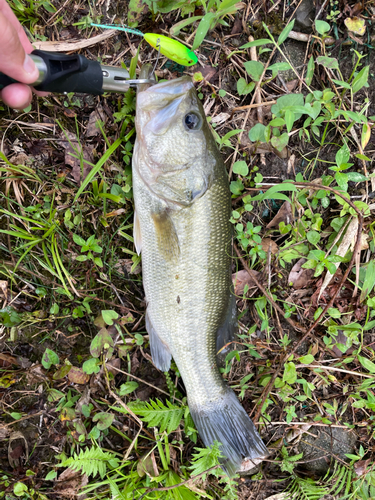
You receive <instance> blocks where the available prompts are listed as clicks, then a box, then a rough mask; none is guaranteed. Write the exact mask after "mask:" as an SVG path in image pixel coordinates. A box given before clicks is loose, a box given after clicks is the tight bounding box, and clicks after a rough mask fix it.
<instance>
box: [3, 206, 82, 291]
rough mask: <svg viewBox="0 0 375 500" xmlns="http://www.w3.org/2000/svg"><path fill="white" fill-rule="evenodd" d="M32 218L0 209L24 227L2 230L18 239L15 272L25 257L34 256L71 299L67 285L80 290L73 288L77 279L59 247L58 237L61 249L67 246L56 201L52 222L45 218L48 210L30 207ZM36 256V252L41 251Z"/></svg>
mask: <svg viewBox="0 0 375 500" xmlns="http://www.w3.org/2000/svg"><path fill="white" fill-rule="evenodd" d="M28 211H29V212H30V213H31V216H30V217H26V216H23V215H19V214H15V213H12V212H10V211H9V210H5V209H0V214H4V216H6V218H7V219H10V220H14V221H16V220H17V221H18V222H19V223H21V224H22V225H23V227H20V226H19V225H17V224H14V223H9V228H10V230H6V229H1V230H0V233H3V234H7V235H9V236H11V237H12V238H14V241H16V242H23V241H24V242H26V243H21V245H17V244H15V245H14V247H13V251H14V253H16V254H18V255H19V254H21V255H20V257H19V259H18V261H17V263H16V265H15V268H14V271H13V272H15V271H16V270H17V268H18V266H19V265H20V264H21V262H22V261H23V260H24V259H25V257H26V256H27V255H28V254H30V255H32V256H33V257H34V258H35V260H36V261H37V262H38V263H39V264H40V265H41V266H42V267H43V268H44V269H46V270H47V271H48V272H49V273H51V274H52V275H53V276H55V277H56V278H58V279H59V280H60V282H61V284H62V286H63V288H64V291H65V293H66V294H67V295H68V296H69V297H71V292H70V290H69V289H68V287H67V284H66V281H68V283H69V285H70V286H71V288H72V289H73V291H74V292H75V293H77V292H76V289H75V287H74V284H73V278H72V277H71V276H70V274H69V272H68V271H67V269H66V268H65V266H64V264H63V260H62V258H61V254H62V253H63V252H62V251H61V247H60V246H59V243H58V240H59V237H58V235H59V234H60V236H61V245H62V246H63V247H64V246H65V245H66V244H67V240H66V238H65V236H64V235H63V234H62V232H61V231H59V226H60V221H59V219H58V218H57V210H56V209H54V208H53V199H52V202H51V204H50V207H49V208H48V209H47V211H48V218H45V217H44V209H42V208H41V206H36V207H35V206H33V207H29V210H28ZM24 228H25V229H24ZM39 249H40V251H38V252H35V253H33V250H35V251H36V250H39Z"/></svg>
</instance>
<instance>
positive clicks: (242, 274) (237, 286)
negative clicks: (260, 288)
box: [232, 269, 260, 295]
mask: <svg viewBox="0 0 375 500" xmlns="http://www.w3.org/2000/svg"><path fill="white" fill-rule="evenodd" d="M250 271H251V275H249V273H248V272H247V271H245V270H244V269H243V270H242V271H238V273H233V274H232V281H233V285H234V293H235V295H243V292H244V290H245V286H246V285H247V286H248V287H249V288H254V287H256V286H257V285H256V283H255V281H254V280H253V278H252V276H255V278H258V276H259V274H260V273H258V271H253V270H252V269H251V270H250Z"/></svg>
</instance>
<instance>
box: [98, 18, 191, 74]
mask: <svg viewBox="0 0 375 500" xmlns="http://www.w3.org/2000/svg"><path fill="white" fill-rule="evenodd" d="M91 26H96V27H97V28H104V29H115V30H121V31H127V32H128V33H133V34H134V35H139V36H143V38H144V39H145V40H146V42H147V43H149V44H150V45H151V47H153V48H154V49H156V50H158V51H159V52H160V54H163V56H165V57H168V59H171V60H172V61H174V62H176V63H178V64H181V65H182V66H193V65H194V64H197V62H198V58H197V56H196V55H195V54H194V52H193V51H192V50H190V49H189V47H186V46H185V45H184V44H182V43H181V42H179V41H177V40H173V39H172V38H168V37H167V36H164V35H159V34H158V33H142V31H139V30H136V29H134V28H129V27H128V26H119V25H116V24H114V25H105V24H93V23H91Z"/></svg>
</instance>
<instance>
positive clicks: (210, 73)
mask: <svg viewBox="0 0 375 500" xmlns="http://www.w3.org/2000/svg"><path fill="white" fill-rule="evenodd" d="M217 72H218V70H217V69H216V68H213V67H212V66H205V67H204V68H202V69H201V73H202V76H203V77H204V79H205V80H206V82H209V81H211V80H212V79H213V78H214V76H216V73H217Z"/></svg>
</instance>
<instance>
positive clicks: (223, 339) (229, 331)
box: [216, 293, 237, 367]
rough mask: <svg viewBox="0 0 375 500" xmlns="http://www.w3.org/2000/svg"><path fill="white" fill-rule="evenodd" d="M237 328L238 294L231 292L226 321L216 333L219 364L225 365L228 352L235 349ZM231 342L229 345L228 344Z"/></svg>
mask: <svg viewBox="0 0 375 500" xmlns="http://www.w3.org/2000/svg"><path fill="white" fill-rule="evenodd" d="M236 330H237V305H236V296H235V295H234V294H233V293H231V295H230V298H229V303H228V309H227V311H226V314H225V318H224V321H223V323H222V325H221V326H220V328H219V329H218V331H217V335H216V361H217V364H218V365H219V366H222V367H224V366H225V358H226V356H227V354H228V353H229V352H230V351H232V350H233V349H234V343H233V342H234V340H235V338H236ZM228 344H229V345H228Z"/></svg>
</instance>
